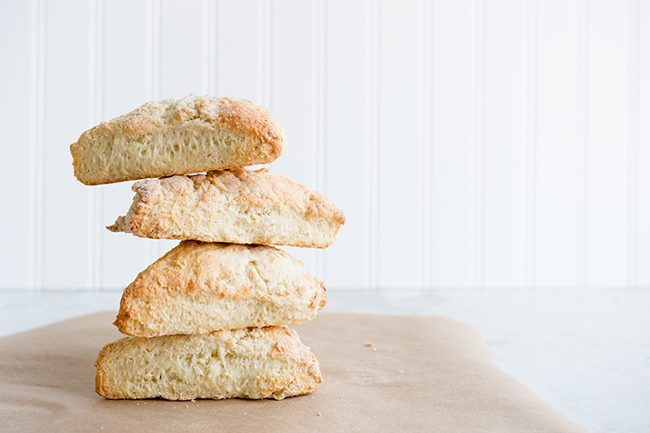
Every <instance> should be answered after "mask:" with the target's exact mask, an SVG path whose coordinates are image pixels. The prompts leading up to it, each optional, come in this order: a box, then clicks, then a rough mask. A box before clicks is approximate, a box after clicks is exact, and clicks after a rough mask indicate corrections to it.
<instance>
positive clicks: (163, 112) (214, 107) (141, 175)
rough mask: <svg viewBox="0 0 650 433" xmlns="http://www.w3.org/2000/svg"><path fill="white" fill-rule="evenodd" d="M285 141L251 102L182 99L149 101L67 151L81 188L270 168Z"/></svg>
mask: <svg viewBox="0 0 650 433" xmlns="http://www.w3.org/2000/svg"><path fill="white" fill-rule="evenodd" d="M284 142H285V134H284V131H283V130H282V127H281V126H280V124H279V123H278V121H277V120H276V119H275V118H273V117H272V116H271V114H270V113H269V112H268V111H267V110H266V109H265V108H262V107H260V106H258V105H256V104H254V103H253V102H251V101H246V100H237V99H230V98H217V97H213V96H193V95H190V96H187V97H185V98H182V99H178V100H174V99H167V100H164V101H158V102H149V103H147V104H144V105H142V106H141V107H139V108H137V109H135V110H133V111H132V112H130V113H128V114H125V115H123V116H120V117H117V118H115V119H112V120H109V121H107V122H102V123H100V124H99V125H97V126H95V127H94V128H91V129H89V130H87V131H85V132H84V133H83V134H81V136H80V137H79V139H78V140H77V142H76V143H74V144H72V145H71V146H70V152H71V153H72V160H73V166H74V174H75V176H76V177H77V179H78V180H79V181H81V182H82V183H84V184H86V185H98V184H106V183H113V182H121V181H125V180H136V179H146V178H152V177H162V176H171V175H174V174H187V173H199V172H205V171H209V170H223V169H229V168H240V167H245V166H248V165H254V164H266V163H269V162H272V161H274V160H275V159H276V158H278V157H279V156H280V154H281V153H282V148H283V146H284Z"/></svg>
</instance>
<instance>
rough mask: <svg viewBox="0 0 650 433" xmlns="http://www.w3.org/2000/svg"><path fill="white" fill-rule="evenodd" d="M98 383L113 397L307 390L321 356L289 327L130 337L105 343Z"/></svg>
mask: <svg viewBox="0 0 650 433" xmlns="http://www.w3.org/2000/svg"><path fill="white" fill-rule="evenodd" d="M95 366H96V368H97V374H96V376H95V389H96V391H97V393H98V394H99V395H101V396H104V397H106V398H110V399H141V398H164V399H168V400H191V399H198V398H212V399H222V398H251V399H260V398H274V399H277V400H281V399H283V398H285V397H290V396H294V395H301V394H307V393H310V392H312V391H314V389H316V387H317V386H318V384H319V383H320V382H321V375H320V371H319V368H318V361H317V360H316V357H315V356H314V354H313V353H312V352H311V350H310V349H309V348H308V347H307V346H305V345H304V344H302V343H301V342H300V339H299V338H298V335H297V334H296V332H295V331H293V330H291V329H289V328H286V327H266V328H251V329H239V330H234V331H230V330H224V331H217V332H212V333H210V334H205V335H170V336H164V337H153V338H141V337H127V338H123V339H121V340H117V341H114V342H113V343H110V344H107V345H106V346H104V348H102V350H101V351H100V352H99V355H98V357H97V361H95Z"/></svg>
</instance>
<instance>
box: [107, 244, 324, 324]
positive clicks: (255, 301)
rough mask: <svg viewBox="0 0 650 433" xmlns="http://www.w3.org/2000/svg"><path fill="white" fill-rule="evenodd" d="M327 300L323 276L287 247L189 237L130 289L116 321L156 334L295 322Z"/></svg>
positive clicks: (310, 315) (313, 314)
mask: <svg viewBox="0 0 650 433" xmlns="http://www.w3.org/2000/svg"><path fill="white" fill-rule="evenodd" d="M325 303H326V300H325V286H324V285H323V283H322V281H320V280H319V279H318V278H316V277H314V276H312V275H310V274H309V273H308V272H306V271H305V269H304V267H303V265H302V263H301V262H300V261H298V260H295V259H293V258H291V257H290V256H289V255H288V254H287V253H285V252H284V251H281V250H279V249H277V248H273V247H267V246H262V245H252V246H249V245H237V244H220V243H203V242H196V241H183V242H181V243H180V244H179V245H178V246H177V247H175V248H174V249H172V250H171V251H169V252H168V253H167V254H165V255H164V256H163V257H161V258H160V259H158V260H157V261H156V262H155V263H153V264H152V265H150V266H149V267H148V268H147V269H145V270H144V271H143V272H141V273H140V274H139V275H138V277H137V278H136V279H135V281H133V282H132V283H131V284H130V285H129V286H128V287H127V288H126V289H125V290H124V293H123V294H122V301H121V303H120V311H119V313H118V315H117V320H115V326H117V327H118V329H119V330H120V332H122V333H124V334H127V335H134V336H140V337H154V336H160V335H169V334H205V333H208V332H210V331H216V330H220V329H236V328H247V327H261V326H270V325H290V324H294V323H301V322H306V321H308V320H312V319H314V318H315V317H316V314H317V313H318V311H320V310H321V309H322V308H323V307H324V306H325Z"/></svg>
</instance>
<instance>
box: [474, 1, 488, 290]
mask: <svg viewBox="0 0 650 433" xmlns="http://www.w3.org/2000/svg"><path fill="white" fill-rule="evenodd" d="M472 9H473V10H472V15H473V16H472V20H473V26H472V30H473V32H474V34H473V44H472V45H473V47H472V49H473V53H472V54H473V55H472V63H473V68H472V74H473V83H472V86H473V89H472V96H473V98H472V99H473V101H472V111H473V113H472V147H473V149H472V153H473V155H472V159H473V161H472V166H473V169H474V170H473V172H474V187H473V195H474V197H473V236H472V237H473V248H472V249H473V260H472V261H473V273H474V275H473V280H474V282H473V285H474V288H481V289H482V288H483V286H484V283H485V269H484V268H485V233H484V232H485V230H484V229H485V200H486V198H485V80H486V71H485V69H486V68H485V65H486V52H485V51H486V44H485V36H486V32H485V25H486V13H485V0H474V1H473V3H472Z"/></svg>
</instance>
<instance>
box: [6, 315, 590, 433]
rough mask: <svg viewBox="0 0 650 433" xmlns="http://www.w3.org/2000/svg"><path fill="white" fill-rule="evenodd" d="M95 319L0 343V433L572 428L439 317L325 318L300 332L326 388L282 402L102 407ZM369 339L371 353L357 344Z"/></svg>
mask: <svg viewBox="0 0 650 433" xmlns="http://www.w3.org/2000/svg"><path fill="white" fill-rule="evenodd" d="M113 319H114V314H111V313H100V314H94V315H89V316H84V317H80V318H77V319H72V320H68V321H66V322H62V323H58V324H55V325H51V326H47V327H44V328H40V329H37V330H33V331H29V332H25V333H21V334H16V335H12V336H8V337H4V338H1V339H0V431H2V432H100V431H106V432H120V431H133V432H138V433H141V432H166V431H170V432H179V433H180V432H190V431H191V432H265V433H267V432H269V433H272V432H288V431H293V432H322V433H328V432H357V431H364V432H420V431H422V432H445V433H451V432H472V433H478V432H553V433H559V432H579V431H582V429H581V428H580V427H579V426H577V425H576V424H574V423H572V422H570V421H569V420H567V419H566V418H565V417H564V416H563V415H561V414H560V413H558V412H557V411H556V410H554V409H553V408H551V407H550V406H549V405H548V404H546V403H545V402H544V401H542V400H541V399H540V398H539V397H538V396H537V395H535V394H534V393H533V392H532V391H531V390H530V389H528V388H527V387H526V386H524V385H523V384H521V383H519V382H518V381H516V380H514V379H513V378H512V377H510V376H509V375H507V374H506V373H504V372H503V371H501V370H499V369H498V368H496V367H495V365H494V364H493V363H492V360H491V357H490V354H489V352H488V351H487V350H486V348H485V346H484V344H483V342H482V341H481V339H480V337H479V335H478V332H476V330H474V329H473V328H471V327H469V326H467V325H464V324H462V323H459V322H455V321H451V320H447V319H442V318H438V317H399V316H371V315H356V314H322V315H320V316H319V317H318V318H317V319H316V320H315V321H313V322H310V323H308V324H305V325H301V326H297V327H296V329H297V330H298V332H299V333H300V335H301V338H302V340H303V341H304V342H305V343H306V344H307V345H308V346H310V347H311V348H312V349H313V351H314V353H315V354H316V356H317V357H318V359H319V360H320V365H321V371H322V374H323V378H324V382H323V384H322V385H321V387H320V388H319V389H318V390H317V391H316V392H315V393H314V394H312V395H308V396H302V397H294V398H289V399H285V400H283V401H269V400H265V401H248V400H222V401H212V400H200V401H196V402H191V401H190V402H171V401H163V400H141V401H111V400H105V399H103V398H101V397H99V396H98V395H96V394H95V392H94V375H95V370H94V366H93V363H94V361H95V357H96V355H97V352H98V351H99V349H100V347H101V346H103V345H104V344H105V343H107V342H109V341H112V340H114V339H116V338H119V337H120V334H119V333H118V332H117V331H116V329H115V328H114V327H113V326H112V325H111V322H112V321H113ZM367 342H372V343H373V344H372V345H371V347H368V346H367V345H366V343H367Z"/></svg>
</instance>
